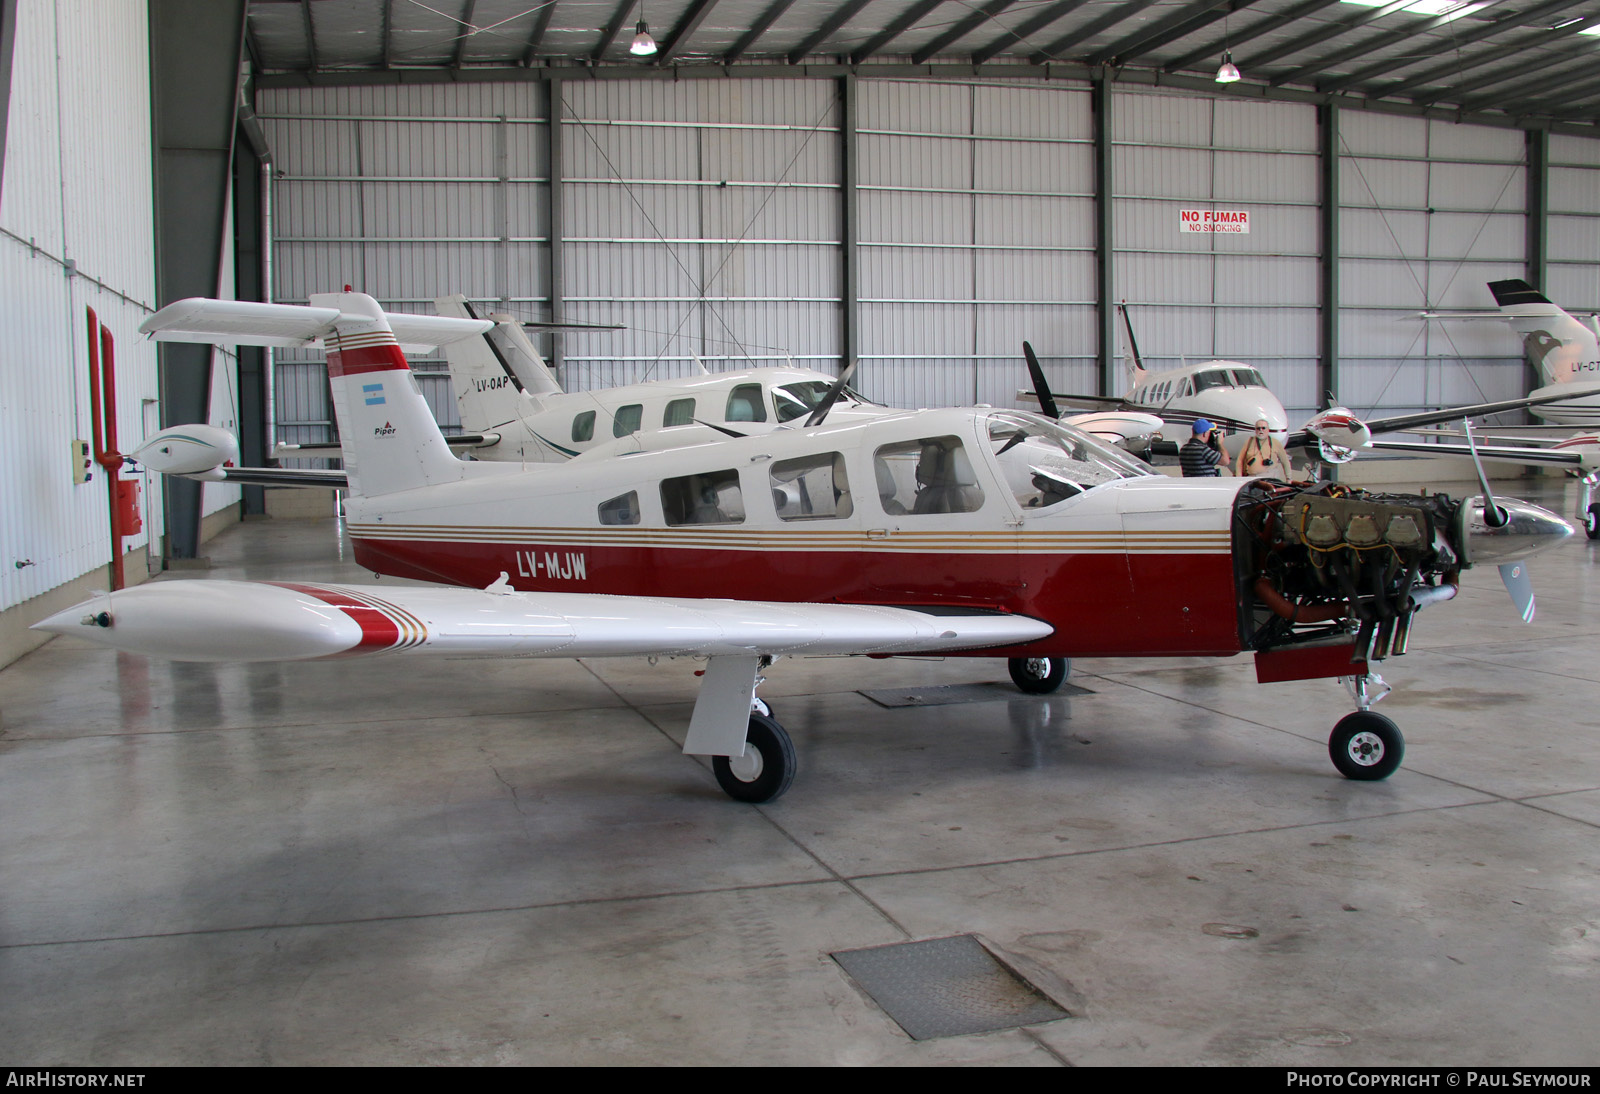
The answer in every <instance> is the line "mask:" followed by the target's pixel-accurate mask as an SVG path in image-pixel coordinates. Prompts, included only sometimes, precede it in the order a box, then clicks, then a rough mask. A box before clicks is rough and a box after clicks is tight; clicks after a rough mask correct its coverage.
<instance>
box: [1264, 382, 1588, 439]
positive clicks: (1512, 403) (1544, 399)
mask: <svg viewBox="0 0 1600 1094" xmlns="http://www.w3.org/2000/svg"><path fill="white" fill-rule="evenodd" d="M1570 398H1572V394H1571V392H1567V393H1565V394H1558V395H1541V396H1539V397H1537V398H1534V397H1532V396H1526V397H1524V398H1521V399H1503V400H1501V401H1500V402H1496V403H1475V404H1473V405H1471V406H1452V407H1445V408H1443V409H1441V410H1423V411H1418V412H1417V413H1415V414H1400V415H1396V416H1395V417H1392V418H1371V419H1357V422H1358V424H1360V425H1365V426H1366V429H1367V432H1368V433H1372V434H1376V433H1401V432H1404V431H1405V430H1407V429H1414V428H1416V427H1417V426H1422V425H1436V424H1438V423H1439V422H1450V421H1455V420H1457V419H1459V418H1476V417H1479V416H1480V415H1484V414H1499V413H1502V412H1504V411H1507V410H1523V409H1526V408H1527V407H1530V406H1543V405H1544V404H1546V403H1559V402H1562V401H1563V400H1566V399H1570ZM1352 417H1353V416H1352ZM1318 440H1319V438H1318V437H1317V435H1316V434H1315V433H1313V432H1312V431H1311V430H1309V429H1299V430H1296V431H1295V432H1293V433H1291V434H1289V436H1288V437H1287V438H1286V439H1285V440H1284V442H1283V444H1284V447H1285V448H1296V447H1301V448H1304V447H1309V446H1312V445H1315V444H1316V443H1317V442H1318Z"/></svg>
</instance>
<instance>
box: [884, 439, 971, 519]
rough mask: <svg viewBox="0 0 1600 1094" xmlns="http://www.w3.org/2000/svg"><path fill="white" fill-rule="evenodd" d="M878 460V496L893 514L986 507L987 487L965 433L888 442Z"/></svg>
mask: <svg viewBox="0 0 1600 1094" xmlns="http://www.w3.org/2000/svg"><path fill="white" fill-rule="evenodd" d="M872 462H873V471H874V473H875V474H876V475H877V479H878V500H879V501H880V502H881V503H882V504H883V511H884V512H885V513H887V514H889V515H890V516H899V515H901V514H904V513H912V514H917V515H922V514H931V513H972V512H976V511H977V510H978V509H980V508H981V507H982V506H983V490H982V489H981V488H980V487H979V486H978V477H977V475H976V474H974V473H973V470H972V461H971V460H970V459H968V458H967V451H966V449H965V448H963V447H962V445H961V438H959V437H924V438H923V439H921V440H917V441H903V442H901V443H900V444H887V445H884V446H883V447H882V448H880V449H878V451H877V453H876V454H875V455H874V457H873V461H872Z"/></svg>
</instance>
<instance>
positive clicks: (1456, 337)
mask: <svg viewBox="0 0 1600 1094" xmlns="http://www.w3.org/2000/svg"><path fill="white" fill-rule="evenodd" d="M1340 132H1341V136H1342V141H1341V145H1340V155H1339V168H1340V175H1339V187H1340V193H1341V196H1342V198H1343V212H1342V220H1341V236H1340V243H1339V245H1340V249H1341V252H1342V254H1343V258H1342V265H1341V273H1342V277H1341V281H1340V286H1339V294H1340V302H1341V304H1342V305H1343V306H1342V308H1341V311H1340V317H1339V321H1340V326H1339V340H1340V348H1341V353H1340V366H1339V367H1340V374H1341V383H1342V389H1341V391H1340V393H1339V394H1340V395H1341V397H1342V398H1343V400H1344V401H1345V402H1346V403H1347V404H1348V405H1349V406H1351V407H1354V408H1356V409H1358V410H1367V409H1369V408H1373V407H1383V408H1385V409H1387V410H1391V411H1394V412H1403V411H1405V410H1411V409H1418V408H1422V407H1431V406H1443V405H1449V404H1451V403H1473V402H1482V401H1485V400H1489V399H1506V398H1515V397H1516V396H1517V395H1520V394H1523V393H1524V392H1525V385H1524V366H1523V364H1522V357H1521V347H1520V345H1519V344H1518V341H1517V339H1516V337H1515V336H1514V335H1512V334H1511V333H1510V331H1509V330H1508V329H1507V328H1506V327H1505V326H1504V325H1503V324H1500V323H1484V322H1476V323H1462V322H1455V323H1451V322H1440V323H1428V322H1423V321H1421V320H1418V319H1417V318H1416V315H1417V313H1418V312H1419V311H1422V310H1424V309H1433V308H1453V309H1478V310H1483V309H1485V308H1493V307H1494V298H1493V297H1492V296H1491V295H1490V294H1489V291H1488V289H1487V288H1486V286H1485V283H1486V282H1489V281H1494V280H1498V279H1500V278H1506V277H1523V276H1525V275H1526V268H1525V265H1524V262H1525V250H1526V240H1525V230H1526V224H1527V218H1526V216H1525V214H1524V211H1523V206H1524V202H1525V200H1526V186H1527V182H1526V178H1527V170H1526V166H1525V158H1526V151H1525V149H1524V138H1523V135H1522V133H1521V132H1520V131H1516V130H1499V129H1486V128H1483V127H1481V126H1469V125H1455V124H1452V123H1448V122H1440V121H1426V120H1423V119H1420V118H1399V117H1392V116H1389V115H1383V114H1372V113H1365V112H1359V111H1345V112H1343V113H1342V115H1341V122H1340Z"/></svg>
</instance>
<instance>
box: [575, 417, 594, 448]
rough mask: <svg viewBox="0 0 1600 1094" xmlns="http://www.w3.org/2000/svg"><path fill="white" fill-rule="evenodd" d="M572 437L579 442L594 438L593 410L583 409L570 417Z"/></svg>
mask: <svg viewBox="0 0 1600 1094" xmlns="http://www.w3.org/2000/svg"><path fill="white" fill-rule="evenodd" d="M572 439H573V440H574V441H578V442H580V443H581V442H583V441H592V440H594V411H592V410H585V411H584V412H583V413H582V414H579V415H578V416H577V417H576V418H573V419H572Z"/></svg>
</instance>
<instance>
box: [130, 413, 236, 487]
mask: <svg viewBox="0 0 1600 1094" xmlns="http://www.w3.org/2000/svg"><path fill="white" fill-rule="evenodd" d="M132 456H133V458H134V459H135V460H137V461H139V463H140V464H142V465H144V467H146V468H148V469H149V470H151V471H155V472H159V473H160V474H163V475H180V476H182V477H184V478H190V479H200V480H201V481H203V482H221V481H222V480H223V479H224V478H225V477H226V476H225V475H224V474H223V472H222V468H223V467H224V466H226V465H229V464H236V463H238V462H239V442H238V440H237V439H235V438H234V435H233V434H232V433H229V432H228V431H227V430H226V429H218V428H217V427H216V426H214V425H172V426H168V427H167V428H166V429H163V430H161V431H160V432H159V433H155V434H152V435H151V437H150V439H149V440H147V441H145V442H144V444H142V445H140V446H139V447H138V448H137V449H135V450H134V451H133V453H132Z"/></svg>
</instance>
